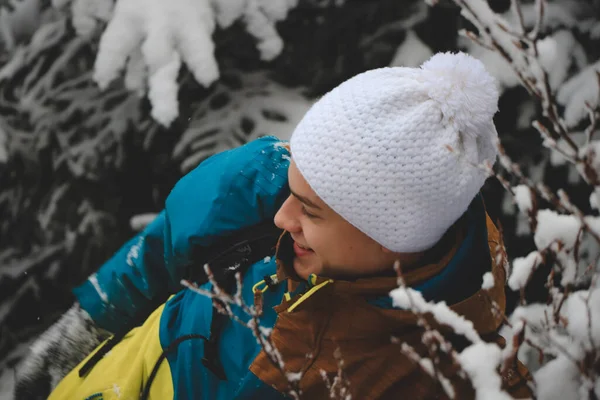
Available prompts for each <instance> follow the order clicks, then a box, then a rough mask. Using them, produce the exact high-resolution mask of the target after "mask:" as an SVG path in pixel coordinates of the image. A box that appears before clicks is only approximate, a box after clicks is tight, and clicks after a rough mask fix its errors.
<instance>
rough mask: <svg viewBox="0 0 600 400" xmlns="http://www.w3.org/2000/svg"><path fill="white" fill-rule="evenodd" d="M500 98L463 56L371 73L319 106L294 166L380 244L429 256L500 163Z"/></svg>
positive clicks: (299, 137)
mask: <svg viewBox="0 0 600 400" xmlns="http://www.w3.org/2000/svg"><path fill="white" fill-rule="evenodd" d="M498 96H499V94H498V89H497V86H496V83H495V81H494V78H492V76H491V75H490V74H489V73H488V72H487V71H486V70H485V68H484V66H483V64H482V63H481V62H480V61H478V60H476V59H475V58H473V57H471V56H469V55H467V54H464V53H458V54H451V53H440V54H436V55H434V56H433V57H432V58H431V59H430V60H428V61H427V62H425V63H424V64H423V65H422V66H421V67H420V68H381V69H375V70H371V71H367V72H364V73H362V74H359V75H357V76H355V77H353V78H351V79H349V80H347V81H346V82H344V83H342V84H341V85H340V86H338V87H336V88H335V89H333V90H332V91H331V92H329V93H327V94H326V95H325V96H323V97H322V98H321V99H320V100H319V101H318V102H316V103H315V104H314V105H313V107H312V108H311V109H310V110H309V111H308V112H307V114H306V115H305V116H304V118H303V119H302V120H301V121H300V123H299V124H298V126H297V127H296V130H295V131H294V133H293V135H292V138H291V150H292V158H293V160H294V161H295V163H296V165H297V167H298V169H299V170H300V172H301V174H302V176H303V177H304V178H305V179H306V181H307V182H308V184H309V185H310V186H311V187H312V189H313V190H314V191H315V192H316V193H317V195H318V196H319V197H320V198H321V199H322V200H323V201H324V202H325V203H327V205H329V206H330V207H331V208H332V209H333V210H334V211H336V212H337V213H338V214H340V215H341V216H342V217H343V218H344V219H346V220H347V221H348V222H350V223H351V224H353V225H354V226H355V227H357V228H358V229H360V230H361V231H363V232H364V233H365V234H367V235H368V236H370V237H371V238H373V239H374V240H375V241H377V242H378V243H380V244H382V245H383V246H385V247H386V248H388V249H390V250H392V251H395V252H417V251H423V250H427V249H429V248H431V247H432V246H433V245H434V244H435V243H436V242H437V241H438V240H439V239H440V238H441V237H442V236H443V234H444V233H445V232H446V230H447V229H448V228H449V227H450V226H451V225H452V224H453V223H454V222H455V221H456V220H457V219H458V218H459V217H460V216H461V215H462V214H463V213H464V212H465V211H466V210H467V208H468V206H469V204H470V202H471V200H472V199H473V198H474V197H475V195H476V194H477V193H478V192H479V190H480V189H481V186H482V185H483V183H484V181H485V179H486V174H485V172H483V171H482V170H481V169H480V168H477V167H476V166H475V165H478V164H481V163H483V162H485V161H488V162H490V163H492V164H493V163H494V162H495V160H496V156H497V150H496V141H497V137H498V134H497V132H496V128H495V126H494V123H493V120H492V118H493V116H494V114H495V112H496V111H497V107H498V106H497V104H498ZM450 148H451V149H453V151H450Z"/></svg>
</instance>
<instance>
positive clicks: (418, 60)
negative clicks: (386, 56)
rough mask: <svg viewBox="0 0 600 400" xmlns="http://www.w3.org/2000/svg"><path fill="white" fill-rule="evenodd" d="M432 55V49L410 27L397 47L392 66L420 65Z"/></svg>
mask: <svg viewBox="0 0 600 400" xmlns="http://www.w3.org/2000/svg"><path fill="white" fill-rule="evenodd" d="M432 55H433V52H432V51H431V49H430V48H429V47H428V46H427V45H426V44H425V43H424V42H423V41H422V40H421V39H419V37H418V36H417V34H416V33H415V31H414V30H412V29H410V30H408V31H407V32H406V38H404V41H403V42H402V44H401V45H400V46H398V49H396V53H395V54H394V57H393V58H392V62H390V67H418V66H420V65H421V64H423V62H425V61H427V60H428V59H429V58H431V56H432Z"/></svg>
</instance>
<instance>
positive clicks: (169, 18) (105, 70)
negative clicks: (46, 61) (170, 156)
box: [73, 0, 297, 126]
mask: <svg viewBox="0 0 600 400" xmlns="http://www.w3.org/2000/svg"><path fill="white" fill-rule="evenodd" d="M109 3H111V2H110V1H107V0H102V1H95V0H75V1H74V2H73V8H74V20H73V24H74V26H75V27H76V29H77V31H78V32H79V33H80V34H89V32H91V30H93V28H94V27H95V22H94V21H95V19H100V20H102V19H103V18H106V17H107V15H108V14H109V7H108V4H109ZM296 4H297V0H231V1H221V0H212V2H211V1H210V0H172V1H169V2H165V1H163V0H118V1H117V2H116V5H115V7H114V14H113V16H112V18H111V19H110V22H109V23H108V26H107V28H106V30H105V31H104V33H103V34H102V37H101V38H100V46H99V50H98V55H97V58H96V63H95V68H94V80H95V81H96V82H97V83H98V86H100V88H101V89H106V88H107V87H108V85H109V84H110V82H112V81H113V80H114V79H115V78H117V77H118V76H119V75H120V74H121V72H122V71H123V70H124V69H125V68H126V73H125V83H126V86H127V88H128V89H130V90H134V91H135V92H138V93H144V89H145V85H146V84H147V86H148V97H149V99H150V103H151V104H152V116H153V118H155V119H156V120H157V121H158V122H159V123H161V124H162V125H164V126H169V125H170V124H171V123H172V122H173V120H174V119H175V118H176V117H177V116H178V108H179V107H178V102H177V93H178V89H179V85H178V83H177V77H178V74H179V70H180V68H181V65H182V63H185V65H186V66H187V67H188V69H189V70H190V71H191V72H192V74H193V75H194V78H195V79H196V81H197V82H198V83H200V84H201V85H203V86H205V87H208V86H210V85H211V84H212V83H213V82H215V81H216V80H217V79H218V78H219V76H220V71H219V66H218V65H217V61H216V59H215V55H214V51H215V45H214V43H213V41H212V34H213V32H214V30H215V27H216V24H219V26H221V27H223V28H226V27H229V26H230V25H231V24H232V23H233V22H234V21H236V20H242V21H243V22H244V24H245V26H246V29H247V31H248V32H249V33H250V34H251V35H252V36H254V38H255V39H256V40H257V44H256V46H257V48H258V50H259V52H260V56H261V59H263V60H265V61H270V60H273V59H274V58H275V57H277V56H278V55H279V54H280V53H281V50H282V49H283V40H282V39H281V37H280V36H279V34H278V33H277V30H276V26H275V24H276V23H277V22H278V21H281V20H283V19H285V18H286V17H287V14H288V12H289V10H290V9H292V8H293V7H295V6H296ZM75 11H77V12H75Z"/></svg>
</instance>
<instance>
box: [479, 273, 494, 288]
mask: <svg viewBox="0 0 600 400" xmlns="http://www.w3.org/2000/svg"><path fill="white" fill-rule="evenodd" d="M493 287H494V275H493V274H492V273H491V272H486V273H485V274H483V283H482V284H481V288H482V289H485V290H488V289H491V288H493Z"/></svg>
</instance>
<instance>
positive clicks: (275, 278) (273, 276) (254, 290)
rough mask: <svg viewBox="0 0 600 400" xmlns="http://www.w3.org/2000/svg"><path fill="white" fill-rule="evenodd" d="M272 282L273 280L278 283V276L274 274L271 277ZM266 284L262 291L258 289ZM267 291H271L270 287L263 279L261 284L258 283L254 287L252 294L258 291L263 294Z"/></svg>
mask: <svg viewBox="0 0 600 400" xmlns="http://www.w3.org/2000/svg"><path fill="white" fill-rule="evenodd" d="M271 280H273V281H274V282H277V274H273V275H271ZM263 283H264V284H265V287H264V288H262V289H259V288H258V287H259V286H260V285H262V284H263ZM267 290H269V286H267V284H266V283H265V280H264V279H263V280H262V281H260V282H257V283H256V284H255V285H254V286H252V293H256V292H258V291H260V292H261V293H264V292H266V291H267Z"/></svg>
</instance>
